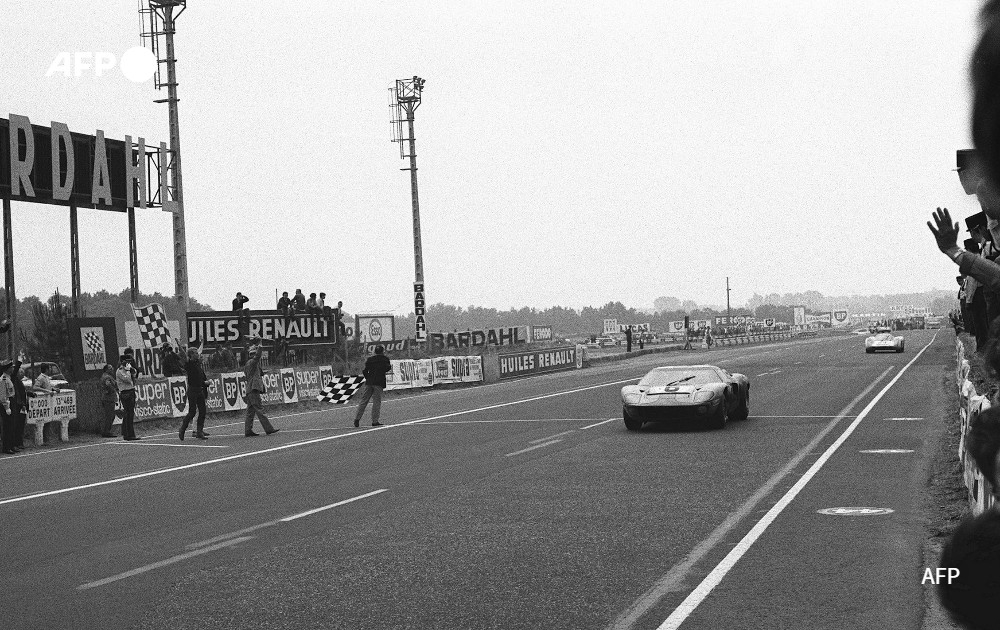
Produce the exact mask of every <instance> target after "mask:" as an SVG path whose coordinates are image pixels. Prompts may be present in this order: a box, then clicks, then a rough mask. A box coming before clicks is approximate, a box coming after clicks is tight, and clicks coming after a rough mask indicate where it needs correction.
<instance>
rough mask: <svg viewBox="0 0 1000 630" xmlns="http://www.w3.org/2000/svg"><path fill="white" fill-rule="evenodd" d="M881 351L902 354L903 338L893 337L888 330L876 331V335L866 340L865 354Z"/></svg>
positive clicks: (879, 329)
mask: <svg viewBox="0 0 1000 630" xmlns="http://www.w3.org/2000/svg"><path fill="white" fill-rule="evenodd" d="M880 350H887V351H890V352H902V351H903V338H902V337H898V336H896V335H893V334H892V331H891V330H889V329H888V328H878V329H876V330H875V334H874V335H872V336H870V337H868V338H867V339H865V352H867V353H868V354H871V353H873V352H879V351H880Z"/></svg>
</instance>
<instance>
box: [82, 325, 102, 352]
mask: <svg viewBox="0 0 1000 630" xmlns="http://www.w3.org/2000/svg"><path fill="white" fill-rule="evenodd" d="M84 337H85V338H86V339H87V347H88V348H90V351H91V352H93V353H95V354H99V353H101V352H104V342H103V341H102V340H101V336H100V335H98V334H97V333H96V332H94V331H93V330H91V331H90V332H88V333H87V334H86V335H84Z"/></svg>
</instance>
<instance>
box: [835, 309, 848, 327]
mask: <svg viewBox="0 0 1000 630" xmlns="http://www.w3.org/2000/svg"><path fill="white" fill-rule="evenodd" d="M850 323H851V318H850V317H849V316H848V312H847V309H846V308H845V309H840V310H836V311H834V312H833V325H834V326H847V325H848V324H850Z"/></svg>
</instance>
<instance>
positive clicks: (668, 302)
mask: <svg viewBox="0 0 1000 630" xmlns="http://www.w3.org/2000/svg"><path fill="white" fill-rule="evenodd" d="M653 308H654V309H656V312H658V313H662V312H664V311H678V310H680V308H681V301H680V300H678V299H677V298H675V297H667V296H663V297H658V298H656V299H655V300H653Z"/></svg>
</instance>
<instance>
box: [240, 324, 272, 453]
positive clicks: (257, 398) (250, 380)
mask: <svg viewBox="0 0 1000 630" xmlns="http://www.w3.org/2000/svg"><path fill="white" fill-rule="evenodd" d="M252 344H253V345H251V346H250V347H249V348H248V349H247V350H248V353H249V355H250V358H249V359H248V360H247V362H246V365H244V366H243V375H244V376H245V377H246V379H247V395H246V398H245V399H244V400H246V403H247V418H246V422H245V423H244V425H243V429H244V430H243V434H244V435H245V436H246V437H256V436H258V435H260V433H255V432H254V430H253V420H254V416H259V417H260V426H262V427H264V433H266V434H267V435H271V434H272V433H277V432H278V431H279V429H275V428H274V427H273V426H271V421H270V420H268V418H267V415H266V414H265V413H264V404H263V402H262V401H261V394H263V393H264V379H263V378H262V377H263V376H264V370H262V369H261V367H260V360H261V357H262V355H263V352H261V347H260V340H259V339H254V340H252Z"/></svg>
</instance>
